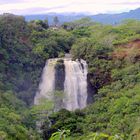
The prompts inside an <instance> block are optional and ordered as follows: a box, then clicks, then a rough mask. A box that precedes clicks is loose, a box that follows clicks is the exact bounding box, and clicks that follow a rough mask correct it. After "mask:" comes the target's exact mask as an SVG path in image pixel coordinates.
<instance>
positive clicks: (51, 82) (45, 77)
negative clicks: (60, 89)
mask: <svg viewBox="0 0 140 140" xmlns="http://www.w3.org/2000/svg"><path fill="white" fill-rule="evenodd" d="M56 61H57V60H56V59H49V60H48V61H47V62H46V65H45V67H44V69H43V74H42V78H41V82H40V84H39V89H38V91H37V93H36V96H35V99H34V104H39V100H40V99H42V98H46V99H49V100H53V91H54V89H55V63H56Z"/></svg>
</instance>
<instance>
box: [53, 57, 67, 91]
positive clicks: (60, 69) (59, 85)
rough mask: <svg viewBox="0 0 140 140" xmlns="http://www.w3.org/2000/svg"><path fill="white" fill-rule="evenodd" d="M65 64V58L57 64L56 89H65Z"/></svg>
mask: <svg viewBox="0 0 140 140" xmlns="http://www.w3.org/2000/svg"><path fill="white" fill-rule="evenodd" d="M64 81H65V65H64V60H63V59H59V60H58V61H57V63H56V66H55V89H56V90H64Z"/></svg>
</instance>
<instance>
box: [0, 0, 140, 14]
mask: <svg viewBox="0 0 140 140" xmlns="http://www.w3.org/2000/svg"><path fill="white" fill-rule="evenodd" d="M139 7H140V0H0V14H2V13H13V14H18V15H31V14H43V13H50V12H55V13H71V12H75V13H89V14H93V15H94V14H99V13H121V12H125V11H126V12H127V11H129V10H133V9H136V8H139Z"/></svg>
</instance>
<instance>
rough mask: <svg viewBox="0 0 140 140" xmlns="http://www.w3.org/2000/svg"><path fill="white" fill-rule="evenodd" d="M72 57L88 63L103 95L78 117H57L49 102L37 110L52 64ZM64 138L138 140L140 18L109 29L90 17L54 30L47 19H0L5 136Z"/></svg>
mask: <svg viewBox="0 0 140 140" xmlns="http://www.w3.org/2000/svg"><path fill="white" fill-rule="evenodd" d="M68 52H71V54H72V56H73V59H77V58H83V59H85V60H86V61H87V63H88V77H89V82H90V84H91V85H92V87H93V88H94V89H95V91H96V93H94V100H93V103H92V104H91V105H89V106H87V107H86V108H85V109H83V110H76V111H74V112H70V111H67V110H65V109H62V110H60V111H59V112H54V110H53V105H52V104H51V103H48V101H42V102H41V104H40V105H39V106H33V105H32V104H33V98H34V95H35V92H36V90H37V87H38V83H39V81H40V77H41V72H42V69H43V67H44V64H45V61H46V59H48V58H54V57H63V56H64V54H65V53H68ZM60 62H61V61H60ZM60 62H59V63H60ZM61 63H62V62H61ZM61 63H60V64H61ZM60 64H59V65H58V66H61V65H60ZM58 84H59V83H58ZM37 121H41V122H42V124H43V125H42V127H41V130H42V134H40V133H38V132H37V128H36V122H37ZM50 124H51V126H50ZM58 130H60V131H59V132H58ZM53 133H54V134H53ZM52 134H53V135H52ZM51 135H52V137H51ZM60 136H61V138H60V139H65V138H68V139H72V140H80V139H81V140H89V138H91V139H92V138H94V139H95V138H96V139H101V140H104V139H110V140H111V139H115V137H117V138H118V139H123V140H128V139H130V140H138V139H139V137H140V22H139V21H135V20H128V21H125V22H123V23H122V24H120V25H116V26H110V25H102V24H99V23H94V22H91V21H90V19H87V18H85V19H82V20H79V21H75V22H71V23H65V24H64V25H62V26H61V27H57V28H49V26H48V22H47V20H44V21H40V20H37V21H31V22H26V21H25V20H24V18H23V17H20V16H15V15H11V14H4V15H1V16H0V139H2V140H32V139H33V140H35V139H36V140H39V139H49V138H50V137H51V139H52V140H53V139H56V140H57V139H59V137H60ZM67 136H68V137H67Z"/></svg>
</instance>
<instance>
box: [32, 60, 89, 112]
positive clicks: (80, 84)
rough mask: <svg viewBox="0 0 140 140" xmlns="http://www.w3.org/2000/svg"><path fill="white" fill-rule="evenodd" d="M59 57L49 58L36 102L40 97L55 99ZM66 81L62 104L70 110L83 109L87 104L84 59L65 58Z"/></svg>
mask: <svg viewBox="0 0 140 140" xmlns="http://www.w3.org/2000/svg"><path fill="white" fill-rule="evenodd" d="M57 60H58V59H49V60H48V61H47V63H46V65H45V68H44V70H43V74H42V81H41V82H40V84H39V90H38V91H37V93H36V96H35V99H34V103H35V104H38V103H39V99H40V98H44V97H45V98H47V99H49V100H53V97H54V90H55V64H56V61H57ZM64 65H65V81H64V97H63V99H62V106H63V108H66V109H68V110H75V109H82V108H84V107H86V105H87V64H86V62H85V61H84V60H80V61H78V60H76V61H72V60H71V59H70V58H65V59H64Z"/></svg>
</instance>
